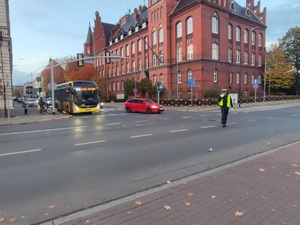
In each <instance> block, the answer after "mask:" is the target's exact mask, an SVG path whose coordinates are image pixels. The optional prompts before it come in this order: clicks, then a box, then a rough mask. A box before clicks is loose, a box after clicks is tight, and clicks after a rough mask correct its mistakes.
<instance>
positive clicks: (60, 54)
mask: <svg viewBox="0 0 300 225" xmlns="http://www.w3.org/2000/svg"><path fill="white" fill-rule="evenodd" d="M236 2H237V3H238V4H240V5H241V6H243V7H245V6H246V0H236ZM144 3H145V4H146V5H147V4H148V0H26V1H25V0H9V4H10V6H9V7H10V27H11V37H12V46H13V75H12V76H13V84H14V85H22V84H23V83H25V82H29V81H32V80H34V79H35V78H36V76H38V75H39V72H41V70H42V69H43V68H44V67H45V66H46V65H47V64H48V62H49V59H50V58H53V59H62V58H65V57H70V56H76V54H77V53H81V52H83V44H84V42H85V41H86V37H87V31H88V27H89V23H90V24H91V27H92V28H93V27H94V19H95V12H96V11H98V12H99V14H100V17H101V20H102V22H105V23H111V24H116V23H118V21H119V19H120V18H121V17H122V16H124V15H125V14H126V13H128V12H129V10H130V11H131V12H133V9H134V8H137V7H138V6H139V5H144ZM256 3H257V0H255V4H256ZM264 7H267V27H268V29H267V40H266V45H267V46H270V45H271V44H273V43H276V42H278V39H279V38H282V37H283V36H284V35H285V34H286V32H287V31H288V30H289V29H290V28H293V27H296V26H300V13H299V12H300V1H299V0H261V11H262V10H263V8H264Z"/></svg>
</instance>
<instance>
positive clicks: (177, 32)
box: [176, 22, 182, 38]
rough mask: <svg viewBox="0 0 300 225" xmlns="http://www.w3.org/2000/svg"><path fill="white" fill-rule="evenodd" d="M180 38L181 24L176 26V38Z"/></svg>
mask: <svg viewBox="0 0 300 225" xmlns="http://www.w3.org/2000/svg"><path fill="white" fill-rule="evenodd" d="M181 37H182V22H178V23H177V24H176V38H181Z"/></svg>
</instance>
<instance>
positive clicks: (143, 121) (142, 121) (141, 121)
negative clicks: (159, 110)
mask: <svg viewBox="0 0 300 225" xmlns="http://www.w3.org/2000/svg"><path fill="white" fill-rule="evenodd" d="M134 122H135V123H146V122H148V120H138V121H134Z"/></svg>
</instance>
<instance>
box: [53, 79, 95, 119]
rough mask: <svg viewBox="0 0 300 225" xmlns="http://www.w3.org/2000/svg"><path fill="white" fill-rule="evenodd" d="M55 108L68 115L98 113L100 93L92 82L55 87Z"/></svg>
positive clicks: (75, 82) (77, 82) (67, 83)
mask: <svg viewBox="0 0 300 225" xmlns="http://www.w3.org/2000/svg"><path fill="white" fill-rule="evenodd" d="M54 97H55V107H56V108H57V110H59V111H63V112H67V113H70V114H75V113H87V112H98V111H100V91H99V89H98V86H97V84H96V83H95V82H94V81H87V80H77V81H69V82H66V83H63V84H59V85H57V88H56V89H55V90H54Z"/></svg>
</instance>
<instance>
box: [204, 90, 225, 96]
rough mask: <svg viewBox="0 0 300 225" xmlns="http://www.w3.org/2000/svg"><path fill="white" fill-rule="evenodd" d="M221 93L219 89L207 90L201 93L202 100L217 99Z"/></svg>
mask: <svg viewBox="0 0 300 225" xmlns="http://www.w3.org/2000/svg"><path fill="white" fill-rule="evenodd" d="M220 93H221V90H220V89H217V88H208V89H205V90H204V91H203V97H204V98H218V97H219V95H220Z"/></svg>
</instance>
